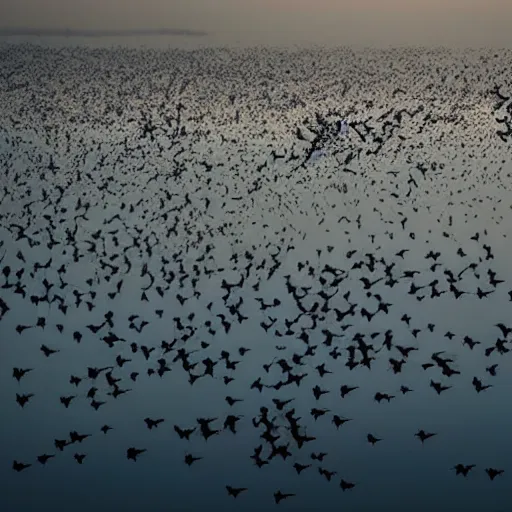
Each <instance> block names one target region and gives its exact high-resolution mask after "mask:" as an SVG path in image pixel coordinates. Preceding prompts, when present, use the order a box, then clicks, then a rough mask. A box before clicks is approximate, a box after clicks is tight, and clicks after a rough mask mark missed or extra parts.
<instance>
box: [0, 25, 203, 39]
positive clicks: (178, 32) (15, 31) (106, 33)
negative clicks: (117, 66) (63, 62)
mask: <svg viewBox="0 0 512 512" xmlns="http://www.w3.org/2000/svg"><path fill="white" fill-rule="evenodd" d="M159 35H163V36H187V37H205V36H209V35H211V34H210V33H209V32H204V31H201V30H189V29H175V28H158V29H133V30H132V29H128V30H126V29H125V30H117V29H103V30H82V29H58V28H56V29H43V28H31V27H18V28H2V27H0V36H40V37H48V36H51V37H131V36H159Z"/></svg>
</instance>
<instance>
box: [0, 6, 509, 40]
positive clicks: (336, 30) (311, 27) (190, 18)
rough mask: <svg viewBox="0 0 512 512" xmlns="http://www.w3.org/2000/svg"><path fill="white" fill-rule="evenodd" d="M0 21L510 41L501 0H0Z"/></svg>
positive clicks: (262, 36) (298, 36) (266, 36)
mask: <svg viewBox="0 0 512 512" xmlns="http://www.w3.org/2000/svg"><path fill="white" fill-rule="evenodd" d="M0 20H2V21H1V22H0V24H1V25H3V26H4V27H5V26H8V27H13V26H18V27H19V26H37V27H52V28H61V27H62V26H65V27H69V28H80V29H85V28H90V29H97V28H117V29H122V28H140V27H144V28H157V27H163V26H165V27H176V28H189V29H197V30H209V31H212V32H216V33H217V34H221V35H223V36H229V37H231V38H238V37H239V33H243V34H245V36H243V37H241V39H244V38H246V39H247V38H253V39H254V38H255V39H258V40H261V41H281V40H287V41H294V40H312V41H318V42H327V41H340V42H347V41H349V42H356V43H362V44H366V43H374V42H379V43H381V42H383V43H411V44H424V43H437V44H451V43H456V44H463V45H466V44H469V45H486V44H497V45H507V46H509V45H510V44H512V35H509V34H510V31H509V27H510V23H511V21H512V2H510V1H509V0H428V1H423V0H314V1H313V0H143V1H142V0H1V2H0Z"/></svg>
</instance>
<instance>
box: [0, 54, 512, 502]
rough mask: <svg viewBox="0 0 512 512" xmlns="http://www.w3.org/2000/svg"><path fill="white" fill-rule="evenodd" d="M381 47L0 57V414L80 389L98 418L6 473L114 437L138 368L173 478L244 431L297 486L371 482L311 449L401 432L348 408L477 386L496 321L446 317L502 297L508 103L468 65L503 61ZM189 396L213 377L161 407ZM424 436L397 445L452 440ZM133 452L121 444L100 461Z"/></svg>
mask: <svg viewBox="0 0 512 512" xmlns="http://www.w3.org/2000/svg"><path fill="white" fill-rule="evenodd" d="M381 53H384V54H385V55H384V57H385V58H384V57H383V56H382V55H380V56H379V52H376V51H370V50H366V52H361V53H357V52H355V51H352V50H347V49H343V50H336V51H334V50H329V51H327V50H325V51H323V52H322V51H321V50H301V51H296V52H288V53H287V52H285V51H278V50H272V51H270V50H263V49H260V50H245V51H243V52H242V51H236V50H229V51H228V50H200V51H194V52H181V51H178V50H175V51H160V52H153V51H150V50H144V51H121V50H117V51H112V50H84V49H79V48H74V49H73V48H64V49H61V50H55V49H51V50H50V49H44V48H41V47H36V46H31V45H19V46H7V45H6V46H4V47H2V48H0V60H1V61H2V63H3V71H2V77H1V87H2V94H1V95H0V101H1V102H2V104H1V105H0V108H1V111H2V119H6V123H5V124H3V123H2V126H1V127H0V139H1V151H0V159H1V165H2V173H1V177H0V182H1V183H0V187H1V189H0V245H1V248H0V251H1V253H0V271H1V276H0V277H1V280H2V282H1V286H0V326H2V327H1V329H0V330H1V332H2V334H1V343H2V353H9V351H10V350H11V347H12V346H16V347H19V346H23V347H24V348H23V350H21V351H20V350H19V349H18V351H17V352H16V351H14V353H15V354H16V356H15V357H14V358H12V357H8V358H7V357H6V358H5V359H4V358H2V361H3V362H2V363H1V365H2V372H4V373H5V372H6V371H7V368H6V361H9V363H10V362H12V363H13V365H14V367H12V368H10V369H9V374H10V375H12V379H13V382H14V383H15V385H16V391H15V393H13V395H12V397H11V398H12V402H14V401H15V402H16V403H17V407H18V409H19V410H14V409H9V411H10V412H9V420H10V421H12V422H14V423H15V424H21V422H23V418H24V414H25V413H26V412H27V410H29V409H30V408H31V407H33V406H34V405H35V404H37V403H38V402H39V403H40V404H42V405H41V407H43V404H44V403H50V402H52V401H53V402H55V403H58V404H59V407H61V408H62V411H63V414H64V411H68V410H69V411H72V410H73V408H75V407H77V406H79V404H80V403H85V404H87V407H89V408H90V415H93V416H94V421H95V422H96V423H97V426H96V427H95V429H83V428H81V425H80V421H79V419H80V416H76V417H74V416H73V415H64V416H63V417H62V418H63V419H61V420H59V421H56V423H55V436H54V438H53V439H46V440H45V441H43V440H42V439H37V442H38V443H39V444H38V446H37V449H36V452H35V453H33V456H17V457H16V458H15V459H14V460H11V461H10V462H9V464H12V469H13V470H14V472H17V473H23V475H22V476H20V478H23V476H28V474H29V473H30V472H35V471H45V470H47V469H48V468H47V466H49V465H51V464H52V463H53V462H54V461H53V459H54V458H57V457H66V458H68V459H69V461H70V463H73V462H74V463H76V464H79V465H83V466H85V465H87V464H88V462H89V456H88V448H87V446H88V443H90V442H91V440H90V438H95V437H100V438H104V439H107V438H109V437H110V436H115V435H116V432H118V431H121V430H122V429H123V424H116V422H115V416H114V417H112V416H107V415H105V412H106V411H108V410H109V408H111V407H114V406H115V403H116V402H118V401H127V403H129V402H130V397H131V396H132V394H133V393H136V392H137V388H138V387H139V386H140V383H141V381H142V382H145V381H148V380H154V381H157V382H158V386H160V387H161V388H162V389H164V390H166V391H165V393H166V396H167V401H168V402H169V403H170V406H172V407H173V408H174V409H173V411H174V412H173V414H163V413H161V411H162V410H168V409H166V408H165V407H164V408H159V404H158V403H157V402H155V403H154V414H153V415H151V416H146V417H141V418H135V421H138V422H140V423H141V425H142V424H143V425H144V426H145V427H146V428H147V429H148V430H149V431H151V435H153V434H154V433H155V432H158V431H161V430H166V431H167V432H168V433H169V435H171V436H176V440H177V441H179V442H180V443H181V444H182V446H183V449H184V450H185V451H184V453H183V455H182V457H181V458H182V460H183V463H184V464H186V465H187V466H194V468H196V467H197V466H198V465H201V464H202V463H204V460H203V459H204V458H206V455H205V454H206V453H207V452H206V450H207V446H208V445H209V444H211V443H212V442H214V440H215V439H217V438H223V439H224V441H223V442H225V443H226V446H228V447H229V445H230V442H231V441H230V438H231V437H232V436H235V435H242V436H244V440H245V441H244V444H243V446H242V447H240V446H238V448H237V450H240V453H241V457H244V458H245V460H246V461H247V463H248V464H252V465H255V466H256V467H257V468H258V470H259V471H261V472H262V474H263V473H264V472H265V470H266V469H267V467H268V466H271V465H273V464H275V463H276V462H277V461H285V463H286V464H287V465H289V466H290V468H292V469H293V470H294V471H295V472H296V474H297V477H298V478H299V479H303V481H302V483H301V486H302V488H303V489H305V488H306V487H307V486H308V482H310V480H309V479H310V478H311V479H312V478H313V477H312V476H311V477H310V476H308V475H309V474H311V473H316V474H317V475H319V477H320V478H323V479H325V480H326V481H327V482H328V483H330V485H335V486H338V487H339V489H340V491H342V492H343V493H347V494H348V493H358V492H361V493H371V492H372V490H371V489H372V481H364V480H359V479H358V478H357V477H355V476H354V475H353V474H351V472H350V466H344V465H342V466H341V467H338V466H334V465H332V464H331V463H330V457H329V454H330V453H331V452H332V451H334V450H335V447H334V446H332V441H329V440H325V439H324V437H325V432H326V431H328V430H329V429H333V432H336V435H338V436H340V438H343V436H344V435H348V434H346V433H347V432H352V434H355V435H357V436H359V437H360V438H361V439H363V440H364V442H367V443H368V445H369V446H370V447H371V448H372V450H378V449H379V448H380V447H381V446H382V445H385V444H386V443H395V444H399V443H400V442H402V441H401V439H398V438H396V439H393V438H392V437H393V436H389V435H388V436H386V435H383V434H381V433H379V422H378V421H376V424H375V427H374V429H372V430H367V431H366V430H364V431H363V430H362V428H363V427H361V426H358V417H357V415H354V416H353V417H352V416H349V415H347V414H346V413H345V412H344V411H346V410H347V404H350V402H351V401H355V402H358V401H359V403H364V404H366V405H365V407H368V408H382V409H379V410H384V409H385V408H387V407H393V404H394V403H395V402H403V403H404V404H405V405H404V407H405V408H407V407H408V405H407V404H409V403H410V404H412V403H413V402H414V400H415V399H414V396H415V395H418V394H420V396H421V397H422V398H421V399H420V400H422V399H426V398H425V396H426V395H427V394H430V397H431V398H432V397H435V398H436V399H439V400H442V399H444V398H445V397H446V396H449V395H450V394H451V393H454V392H455V390H456V388H458V387H461V386H469V387H470V388H471V389H472V393H474V395H471V397H474V398H473V399H476V397H478V400H480V397H488V396H489V395H492V394H493V393H495V392H496V389H495V388H496V386H495V382H496V380H497V379H498V380H499V379H500V376H502V375H503V378H505V379H506V378H507V369H508V370H509V369H510V366H507V365H510V362H508V359H509V355H510V354H509V352H510V350H511V349H512V345H511V344H510V341H511V340H512V322H511V321H510V314H509V313H506V314H504V315H503V316H502V318H498V319H496V321H492V323H491V324H490V325H488V326H487V325H486V326H485V329H487V330H486V336H485V337H480V336H478V335H477V334H475V333H474V332H473V331H472V327H471V322H470V321H469V320H468V326H467V328H466V329H465V328H464V323H463V324H462V326H461V325H460V322H459V325H457V326H456V327H453V328H448V327H443V326H446V325H447V322H448V323H449V321H450V318H451V317H452V316H453V317H454V318H455V316H456V315H457V313H456V312H459V313H460V312H462V313H460V315H462V317H463V318H466V316H467V317H468V318H469V317H471V318H474V317H475V315H479V317H480V318H479V322H480V323H481V324H485V323H486V321H487V314H488V313H487V311H488V310H489V309H494V310H496V311H499V307H500V306H497V305H500V304H504V303H508V302H510V301H512V283H511V282H510V280H509V279H508V277H509V276H508V275H507V270H508V269H507V264H508V262H507V257H508V256H507V254H505V255H504V256H500V254H501V252H502V247H504V246H505V244H507V243H508V239H507V233H508V232H510V229H509V227H508V226H509V216H510V208H511V206H510V205H509V203H507V192H508V189H509V188H510V186H509V185H507V183H510V173H509V171H510V159H509V158H507V157H503V156H501V155H503V154H506V150H507V148H509V140H510V136H511V135H512V129H511V125H510V122H511V121H510V120H511V117H512V92H510V91H509V90H507V87H506V82H504V81H503V80H502V79H501V78H500V75H499V72H500V70H499V69H498V70H497V71H495V72H494V73H493V74H486V73H485V69H486V66H488V67H493V66H494V67H495V68H496V67H498V68H499V67H500V66H502V67H504V68H505V67H506V66H504V65H503V64H502V63H501V62H500V58H502V57H500V55H501V54H497V53H496V52H494V51H486V52H483V51H482V52H480V53H471V52H467V53H466V54H461V55H456V56H455V57H454V56H453V55H451V54H450V53H449V52H447V51H444V50H436V51H433V50H432V51H428V50H426V49H421V50H410V51H406V50H403V51H402V53H401V54H398V53H397V54H396V55H395V54H389V52H381ZM449 59H452V60H453V63H454V64H452V66H451V67H450V69H447V67H446V62H447V61H448V60H449ZM383 61H384V62H385V66H384V64H383ZM477 64H478V66H480V67H479V68H478V69H480V70H482V69H483V70H484V71H481V73H482V75H481V79H480V80H475V79H474V78H475V69H476V68H477ZM384 67H387V68H389V69H390V70H391V71H389V70H388V72H385V71H384V70H383V69H384ZM335 69H337V70H338V71H337V72H336V71H334V70H335ZM426 70H431V71H432V73H428V72H426ZM322 84H323V85H322ZM342 120H347V123H348V126H349V130H348V134H347V136H344V137H340V136H339V129H340V122H341V121H342ZM504 149H505V153H503V151H504ZM317 150H321V151H323V152H324V154H325V155H326V156H325V157H324V158H322V159H320V160H318V161H315V162H313V161H312V155H313V154H314V153H315V151H317ZM475 166H476V167H475ZM472 169H473V170H472ZM475 169H476V170H475ZM482 212H484V213H482ZM436 304H439V308H438V309H437V310H436V311H437V317H436V316H435V315H434V313H431V309H430V308H434V309H435V308H436ZM486 304H488V305H487V306H486ZM505 311H507V310H506V309H505ZM489 318H490V316H489ZM48 333H49V334H48ZM84 347H86V349H85V352H82V350H84ZM13 350H14V349H13ZM95 353H97V354H101V355H98V358H99V359H97V361H100V362H99V363H94V361H93V359H91V354H93V356H94V354H95ZM66 354H68V355H67V356H66ZM469 354H471V358H472V359H471V360H470V362H469V363H468V365H467V366H468V367H467V368H466V367H465V366H464V365H463V361H465V359H464V357H466V356H468V355H469ZM473 354H476V355H475V356H474V357H473ZM24 356H26V357H27V359H28V360H29V361H30V364H26V362H25V361H24V359H23V357H24ZM64 358H66V359H64ZM69 358H71V359H72V360H73V368H75V370H73V372H71V373H70V374H69V375H68V376H67V378H66V380H63V381H62V382H59V383H58V386H59V387H58V389H59V391H58V392H57V393H56V394H55V396H54V395H53V394H50V393H48V392H46V390H45V386H44V382H45V378H47V377H48V375H49V373H48V372H50V371H51V370H50V369H49V366H48V365H49V363H50V362H52V363H54V364H57V365H59V360H62V361H63V362H62V363H61V364H67V361H69ZM64 361H66V363H64ZM105 361H106V362H105ZM379 368H380V369H381V370H382V369H383V370H384V373H385V379H384V381H382V380H381V382H385V384H382V386H381V385H379V379H380V378H379V377H376V378H375V380H374V379H373V378H372V375H375V374H376V373H377V372H378V371H379ZM411 368H412V372H411V371H410V369H411ZM502 368H503V370H502ZM171 375H173V376H174V379H175V380H173V381H170V380H169V379H170V378H171V377H170V376H171ZM201 386H203V387H202V388H201ZM185 387H187V388H189V389H190V391H187V394H188V395H194V394H198V395H201V394H202V393H203V392H204V390H205V389H207V388H208V387H215V389H216V390H217V395H215V397H214V398H211V399H209V401H210V402H211V403H210V408H209V409H208V411H210V412H206V413H204V412H203V411H202V410H200V409H197V410H194V411H193V416H194V417H195V418H194V419H193V420H188V421H182V420H180V417H179V415H178V413H179V410H180V405H179V395H180V393H182V392H183V389H184V388H185ZM498 387H499V386H498ZM196 390H197V391H196ZM421 390H423V391H421ZM485 399H486V398H481V400H485ZM143 400H147V401H148V402H150V401H151V398H150V397H146V396H144V398H143ZM429 400H430V398H429ZM470 400H472V399H467V407H472V406H473V402H471V401H470ZM174 402H176V403H174ZM372 402H373V403H372ZM3 407H4V408H5V405H3ZM82 411H83V410H82ZM134 411H136V408H135V409H134ZM215 411H218V412H215ZM66 414H67V413H66ZM80 414H84V413H83V412H81V413H80ZM107 417H108V418H110V420H108V421H106V420H105V418H107ZM435 424H436V423H435V422H434V421H431V422H430V424H427V425H424V424H418V425H417V428H415V429H411V430H410V432H408V433H407V435H408V436H409V437H410V439H412V440H416V442H417V443H418V445H420V446H421V445H424V448H423V449H424V450H427V449H428V448H429V447H431V446H433V445H434V446H435V443H436V442H437V441H439V440H440V439H441V438H443V436H444V435H445V433H444V432H443V430H442V425H443V424H442V422H440V423H438V424H437V425H439V426H440V427H439V429H437V428H433V425H435ZM352 434H351V435H352ZM251 436H252V437H251ZM329 439H331V440H332V437H329ZM25 441H26V440H24V439H23V438H21V437H20V438H18V439H17V440H16V443H15V446H14V448H16V447H19V448H20V449H21V446H22V445H23V444H24V443H25ZM448 442H449V441H448ZM250 443H253V444H252V445H251V444H250ZM411 450H412V448H411ZM150 452H151V448H148V447H147V445H146V444H145V442H144V441H142V440H140V439H137V438H134V439H132V441H131V442H128V443H127V444H126V446H124V448H123V452H122V453H119V457H120V458H124V459H126V463H128V464H133V463H135V462H136V463H137V465H139V464H141V463H142V464H144V459H145V458H146V457H148V456H149V455H150ZM363 457H364V456H363ZM223 463H225V464H226V465H228V466H229V455H225V458H224V461H223ZM228 470H229V467H228ZM191 471H193V469H191ZM439 471H445V472H446V478H450V477H451V476H450V472H452V477H453V475H456V476H457V478H462V479H468V480H469V479H471V478H472V477H474V475H475V474H477V473H482V474H483V475H484V476H486V477H487V478H488V480H489V482H491V481H492V482H493V484H492V485H495V483H496V481H499V480H500V479H504V478H507V475H508V474H509V472H510V471H511V468H509V467H505V466H503V465H500V464H497V463H496V462H495V457H494V456H493V454H492V453H491V454H489V457H488V460H487V462H486V463H483V464H476V463H475V462H474V460H473V458H472V448H471V446H468V447H467V453H466V455H465V456H464V457H463V458H460V459H458V460H453V461H452V463H451V465H448V466H446V467H441V468H439ZM34 478H37V477H34ZM191 478H193V476H191ZM262 478H264V476H263V477H262ZM274 480H275V476H273V477H272V480H270V481H269V482H267V486H268V485H273V486H274V489H273V490H272V491H268V494H269V503H272V502H275V504H281V503H282V502H284V503H290V506H291V507H292V509H299V508H300V500H301V495H300V491H298V490H297V488H296V487H295V488H292V489H290V488H288V487H287V485H286V484H281V483H280V482H279V481H277V480H275V481H274ZM396 485H397V493H399V488H400V483H399V482H397V483H396ZM490 485H491V484H490ZM207 492H209V491H208V489H207ZM251 492H252V488H251V482H249V481H243V473H242V474H240V475H237V473H236V472H233V474H232V475H231V478H230V479H229V480H226V482H225V493H226V495H227V496H228V497H232V498H234V499H236V500H238V501H237V503H238V502H239V503H240V505H239V506H240V509H241V510H242V509H244V507H248V506H249V503H250V500H251ZM244 500H249V501H248V502H247V504H246V505H244ZM294 500H295V504H293V503H292V502H293V501H294ZM354 510H355V509H354ZM439 510H441V509H439Z"/></svg>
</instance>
